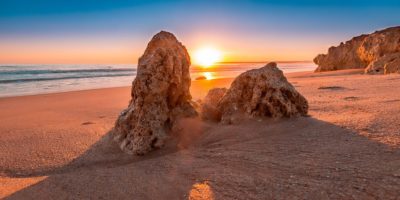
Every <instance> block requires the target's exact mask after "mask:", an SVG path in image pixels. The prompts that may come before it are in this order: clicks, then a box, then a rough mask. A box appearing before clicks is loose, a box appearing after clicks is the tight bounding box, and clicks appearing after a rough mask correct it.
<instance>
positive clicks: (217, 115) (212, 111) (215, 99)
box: [201, 88, 228, 121]
mask: <svg viewBox="0 0 400 200" xmlns="http://www.w3.org/2000/svg"><path fill="white" fill-rule="evenodd" d="M227 91H228V89H226V88H213V89H211V90H210V91H208V93H207V96H206V97H205V98H204V101H203V102H202V105H201V117H202V119H204V120H211V121H219V120H220V119H221V111H220V110H218V103H219V102H220V100H221V99H222V97H223V96H224V95H225V93H226V92H227Z"/></svg>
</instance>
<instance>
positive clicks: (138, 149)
mask: <svg viewBox="0 0 400 200" xmlns="http://www.w3.org/2000/svg"><path fill="white" fill-rule="evenodd" d="M189 66H190V58H189V54H188V52H187V51H186V48H185V47H184V46H183V45H182V44H181V43H180V42H179V41H178V40H177V39H176V37H175V36H174V35H173V34H171V33H168V32H165V31H161V32H160V33H158V34H156V35H155V36H154V37H153V38H152V40H151V41H150V42H149V44H148V45H147V48H146V50H145V52H144V54H143V55H142V57H140V58H139V64H138V71H137V76H136V78H135V80H134V81H133V83H132V92H131V97H132V99H131V101H130V103H129V106H128V108H126V109H125V110H124V111H122V113H121V115H120V116H119V118H118V119H117V121H116V123H115V127H114V128H113V131H112V133H113V137H114V139H115V140H116V141H117V142H119V144H120V147H121V149H122V150H123V151H125V152H127V153H129V154H138V155H142V154H145V153H147V152H149V151H151V150H153V149H155V148H160V147H162V146H163V144H164V142H165V139H166V138H167V137H168V135H169V132H170V131H171V127H172V126H174V123H175V122H176V121H177V120H178V119H180V118H184V117H192V116H196V115H197V112H196V111H195V109H194V108H193V106H192V105H191V95H190V92H189V87H190V84H191V80H190V74H189Z"/></svg>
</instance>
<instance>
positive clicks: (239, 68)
mask: <svg viewBox="0 0 400 200" xmlns="http://www.w3.org/2000/svg"><path fill="white" fill-rule="evenodd" d="M263 65H265V64H264V63H221V64H217V65H214V66H211V67H200V66H192V67H191V68H190V70H191V77H192V80H196V78H199V77H203V78H204V77H205V78H207V79H219V78H232V77H236V76H238V75H239V74H240V73H243V72H245V71H247V70H249V69H254V68H259V67H262V66H263ZM278 67H279V68H280V69H281V70H282V71H283V72H285V73H290V72H298V71H311V70H314V69H315V68H316V66H315V65H314V64H313V63H310V62H289V63H278ZM136 70H137V66H136V65H134V64H124V65H122V64H114V65H93V64H90V65H71V64H68V65H60V64H57V65H48V64H46V65H39V64H34V65H10V64H8V65H5V64H1V65H0V97H9V96H23V95H34V94H45V93H55V92H65V91H75V90H86V89H95V88H110V87H120V86H130V85H131V83H132V81H133V79H134V78H135V76H136Z"/></svg>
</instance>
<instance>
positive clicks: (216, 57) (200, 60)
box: [193, 47, 222, 67]
mask: <svg viewBox="0 0 400 200" xmlns="http://www.w3.org/2000/svg"><path fill="white" fill-rule="evenodd" d="M193 58H194V63H195V64H197V65H200V66H202V67H210V66H211V65H213V64H215V63H216V62H218V61H221V59H222V53H221V51H219V50H217V49H214V48H210V47H207V48H201V49H199V50H197V51H195V52H194V57H193Z"/></svg>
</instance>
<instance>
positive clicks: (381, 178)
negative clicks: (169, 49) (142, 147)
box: [0, 70, 400, 199]
mask: <svg viewBox="0 0 400 200" xmlns="http://www.w3.org/2000/svg"><path fill="white" fill-rule="evenodd" d="M287 77H288V79H289V81H290V82H291V83H292V84H293V85H295V87H296V88H297V89H298V90H299V91H300V92H301V93H302V94H303V95H304V96H305V97H306V98H307V99H308V100H309V103H310V117H305V118H297V119H283V120H268V119H264V120H255V121H244V122H241V123H240V124H237V125H226V126H223V125H219V124H212V123H205V122H201V121H199V120H197V119H192V120H186V121H183V122H182V128H183V130H182V133H181V134H180V135H178V136H176V137H175V138H176V139H171V141H170V142H169V143H168V145H167V146H166V147H165V148H163V149H160V150H158V151H154V152H152V153H150V154H149V155H146V156H143V157H132V156H129V155H125V154H124V153H122V152H121V151H120V150H119V148H118V147H116V145H115V144H113V143H112V142H110V140H109V137H108V136H109V135H108V134H107V131H108V130H109V129H110V128H111V127H112V126H113V123H114V120H115V119H116V117H117V115H118V114H119V112H120V111H121V110H122V109H123V108H125V107H126V106H127V103H128V101H129V98H130V97H129V93H130V88H129V87H124V88H110V89H97V90H88V91H78V92H66V93H58V94H46V95H36V96H25V97H12V98H2V99H0V111H1V112H0V141H1V142H0V198H6V199H188V198H189V199H271V198H273V199H298V198H299V199H328V198H330V199H398V198H400V149H399V147H400V75H386V76H383V75H376V76H368V75H361V74H360V71H359V70H346V71H338V72H328V73H317V74H315V73H311V72H301V73H292V74H287ZM231 81H232V79H221V80H212V81H209V80H202V81H193V83H192V95H193V97H194V99H197V98H200V97H202V96H204V95H205V94H206V92H207V91H208V89H210V88H212V87H221V86H225V87H226V86H229V84H230V83H231Z"/></svg>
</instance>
